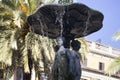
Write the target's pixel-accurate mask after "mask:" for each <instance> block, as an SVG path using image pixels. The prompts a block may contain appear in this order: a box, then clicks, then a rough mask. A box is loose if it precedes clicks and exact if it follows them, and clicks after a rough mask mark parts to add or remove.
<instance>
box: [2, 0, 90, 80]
mask: <svg viewBox="0 0 120 80" xmlns="http://www.w3.org/2000/svg"><path fill="white" fill-rule="evenodd" d="M69 1H70V2H71V1H72V0H60V1H58V2H60V3H69ZM52 2H54V0H52V1H51V0H47V2H45V0H44V1H43V0H1V1H0V67H1V68H3V69H4V73H5V74H4V80H9V79H10V78H11V76H12V75H15V77H16V79H15V80H20V78H19V76H20V75H23V73H24V74H25V76H24V77H26V79H27V80H30V78H31V80H34V78H35V77H36V78H39V76H38V75H39V74H40V73H41V72H45V73H46V75H47V76H48V77H50V67H49V66H51V64H52V62H53V60H54V56H55V52H54V47H55V46H56V41H55V40H54V39H49V38H47V37H43V36H40V35H37V34H35V33H32V32H31V31H30V29H29V24H27V22H26V20H27V17H28V16H29V15H31V14H33V13H34V12H35V11H36V9H37V8H38V7H39V6H40V5H42V4H48V3H52ZM79 40H80V41H81V42H82V44H83V47H82V54H81V55H82V56H83V57H82V60H83V59H85V55H84V53H87V52H86V51H88V49H87V45H84V44H85V42H84V40H83V39H79ZM41 45H42V46H41ZM34 73H35V74H36V75H33V74H34ZM16 74H17V75H16ZM26 75H27V76H26Z"/></svg>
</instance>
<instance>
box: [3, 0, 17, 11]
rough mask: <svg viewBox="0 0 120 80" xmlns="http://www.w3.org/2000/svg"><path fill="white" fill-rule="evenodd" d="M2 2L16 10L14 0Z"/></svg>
mask: <svg viewBox="0 0 120 80" xmlns="http://www.w3.org/2000/svg"><path fill="white" fill-rule="evenodd" d="M2 4H4V6H7V7H8V8H10V9H12V10H15V8H16V7H15V4H14V0H2Z"/></svg>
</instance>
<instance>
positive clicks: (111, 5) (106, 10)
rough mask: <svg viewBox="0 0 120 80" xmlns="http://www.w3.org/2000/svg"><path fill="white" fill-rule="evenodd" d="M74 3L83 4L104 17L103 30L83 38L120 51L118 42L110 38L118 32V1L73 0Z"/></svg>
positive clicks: (119, 20)
mask: <svg viewBox="0 0 120 80" xmlns="http://www.w3.org/2000/svg"><path fill="white" fill-rule="evenodd" d="M75 2H78V3H83V4H85V5H87V6H88V7H90V8H92V9H95V10H98V11H100V12H102V13H103V15H104V20H103V28H102V29H101V30H99V31H97V32H95V33H92V34H90V35H88V36H87V37H85V38H87V39H88V40H91V41H97V42H98V41H100V43H101V44H105V45H108V46H111V47H114V48H118V49H120V41H116V40H114V39H113V38H112V37H113V35H114V34H115V33H116V32H118V31H120V9H119V8H120V0H75Z"/></svg>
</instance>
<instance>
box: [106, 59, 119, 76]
mask: <svg viewBox="0 0 120 80" xmlns="http://www.w3.org/2000/svg"><path fill="white" fill-rule="evenodd" d="M119 70H120V57H118V58H116V59H115V60H114V61H113V62H112V63H111V64H110V66H109V67H108V69H107V70H106V73H107V74H108V75H113V74H116V72H118V71H119Z"/></svg>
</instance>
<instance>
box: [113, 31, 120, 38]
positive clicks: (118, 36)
mask: <svg viewBox="0 0 120 80" xmlns="http://www.w3.org/2000/svg"><path fill="white" fill-rule="evenodd" d="M113 39H114V40H120V32H117V33H116V34H114V36H113Z"/></svg>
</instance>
